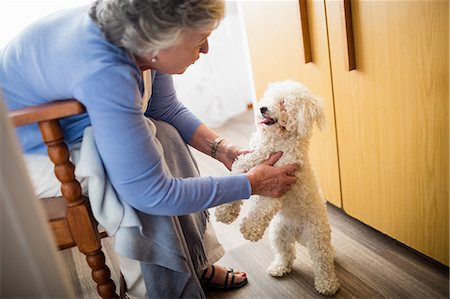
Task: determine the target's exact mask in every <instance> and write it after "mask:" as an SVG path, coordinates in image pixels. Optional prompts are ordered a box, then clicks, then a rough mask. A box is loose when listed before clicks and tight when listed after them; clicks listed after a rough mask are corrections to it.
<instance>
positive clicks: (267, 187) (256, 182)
mask: <svg viewBox="0 0 450 299" xmlns="http://www.w3.org/2000/svg"><path fill="white" fill-rule="evenodd" d="M282 155H283V153H282V152H276V153H273V154H272V155H271V156H270V157H269V159H267V160H266V161H265V162H263V163H262V164H260V165H257V166H255V167H253V168H251V169H250V170H249V171H248V172H247V173H246V175H247V176H248V179H249V181H250V185H251V187H252V194H253V195H263V196H269V197H280V196H281V195H283V194H284V193H286V192H287V191H289V190H290V189H291V188H292V185H293V184H294V183H295V182H296V180H297V177H296V176H295V172H296V171H297V169H298V166H297V165H296V164H287V165H283V166H276V167H275V166H273V165H274V164H275V163H276V162H277V161H278V160H279V159H280V158H281V156H282Z"/></svg>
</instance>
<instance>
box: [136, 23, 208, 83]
mask: <svg viewBox="0 0 450 299" xmlns="http://www.w3.org/2000/svg"><path fill="white" fill-rule="evenodd" d="M210 34H211V32H208V33H198V32H193V31H186V32H184V33H183V34H182V37H181V41H180V43H179V44H178V45H176V46H174V47H171V48H167V49H163V50H160V51H159V52H158V55H157V56H156V60H155V61H153V62H152V61H150V62H149V63H148V64H147V67H148V68H151V69H154V70H157V71H161V72H163V73H166V74H182V73H184V71H185V70H186V69H187V68H188V67H189V66H190V65H191V64H193V63H195V61H197V59H198V58H199V57H200V53H203V54H206V53H208V36H209V35H210ZM141 68H142V66H141Z"/></svg>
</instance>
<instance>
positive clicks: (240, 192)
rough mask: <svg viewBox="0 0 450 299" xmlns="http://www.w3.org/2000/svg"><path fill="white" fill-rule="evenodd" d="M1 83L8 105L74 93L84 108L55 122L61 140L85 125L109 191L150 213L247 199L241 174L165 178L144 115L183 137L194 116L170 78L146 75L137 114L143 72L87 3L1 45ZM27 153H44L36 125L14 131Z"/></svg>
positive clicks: (76, 135) (77, 136)
mask: <svg viewBox="0 0 450 299" xmlns="http://www.w3.org/2000/svg"><path fill="white" fill-rule="evenodd" d="M0 87H1V88H2V90H3V93H4V97H5V100H6V104H7V107H8V109H9V110H12V109H18V108H23V107H25V106H30V105H36V104H40V103H45V102H48V101H53V100H59V99H68V98H75V99H78V100H79V101H80V102H81V103H83V105H84V106H85V107H86V109H87V113H86V114H83V115H80V116H76V117H70V118H67V119H65V120H63V121H62V122H61V124H62V127H63V129H64V134H65V138H66V141H67V143H68V144H69V146H70V145H73V144H74V143H77V142H79V141H80V140H81V138H82V134H83V130H84V128H86V127H87V126H89V125H92V129H93V133H94V135H95V139H96V143H97V147H98V151H99V153H100V156H101V159H102V161H103V164H104V166H105V170H106V172H107V174H108V177H109V179H110V181H111V182H112V184H113V186H114V188H115V189H116V192H118V194H119V195H120V196H121V198H123V199H125V200H126V201H127V202H128V203H129V204H130V205H131V206H133V207H134V208H136V209H138V210H140V211H142V212H144V213H148V214H153V215H183V214H188V213H192V212H196V211H200V210H203V209H206V208H209V207H213V206H216V205H219V204H223V203H227V202H231V201H233V200H237V199H246V198H249V197H250V194H251V187H250V183H249V181H248V178H247V177H246V176H245V175H230V176H226V177H196V178H186V179H181V178H171V177H170V175H168V174H167V173H166V172H165V171H164V170H163V168H162V167H161V159H162V157H161V155H160V154H159V153H158V151H157V150H156V148H155V140H154V137H153V136H152V134H150V132H149V131H148V126H147V125H146V122H145V117H152V118H154V119H159V120H164V121H166V122H168V123H170V124H172V125H173V126H175V127H176V128H177V130H178V131H179V132H180V134H181V136H182V138H183V139H184V141H185V142H187V143H188V142H189V141H190V139H191V137H192V135H193V133H194V131H195V130H196V129H197V128H198V126H199V125H200V124H201V121H200V120H199V119H198V118H197V117H196V116H194V115H193V114H192V113H191V112H190V111H189V110H187V109H186V108H185V107H184V106H183V105H182V104H181V103H180V102H179V101H178V99H177V96H176V93H175V90H174V87H173V82H172V77H171V76H170V75H167V74H162V73H157V72H154V73H153V82H152V96H151V98H150V99H149V105H148V108H147V111H146V112H145V114H143V113H142V107H143V103H142V94H143V81H142V74H141V72H140V70H139V68H138V66H137V65H136V61H135V60H134V58H133V56H132V55H130V54H128V53H127V52H126V51H125V50H124V49H123V48H120V47H117V46H116V45H114V44H111V43H110V42H108V41H107V40H106V39H105V37H104V36H103V34H102V32H101V31H100V29H99V28H98V26H97V25H96V24H95V23H94V22H93V21H92V20H91V19H90V17H89V15H88V8H87V7H80V8H75V9H67V10H63V11H60V12H57V13H53V14H51V15H49V16H47V17H45V18H43V19H41V20H39V21H37V22H35V23H33V24H32V25H30V26H29V27H27V28H26V29H25V30H24V31H23V32H22V33H21V34H19V35H18V36H17V37H15V38H14V39H13V40H11V41H10V43H9V44H8V45H7V46H6V47H5V48H3V49H1V50H0ZM18 135H19V139H20V142H21V144H22V147H23V149H24V151H25V153H27V154H43V153H44V152H45V151H46V148H45V145H44V144H43V141H42V139H41V136H40V134H39V129H38V127H37V125H28V126H24V127H21V128H18Z"/></svg>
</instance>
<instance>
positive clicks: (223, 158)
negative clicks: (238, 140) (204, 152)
mask: <svg viewBox="0 0 450 299" xmlns="http://www.w3.org/2000/svg"><path fill="white" fill-rule="evenodd" d="M250 152H251V150H248V149H242V148H241V147H239V146H237V145H235V144H231V143H228V142H227V141H226V140H223V141H222V142H221V144H220V145H219V147H218V149H217V155H216V157H217V160H219V161H220V162H222V163H223V165H225V166H226V167H227V168H228V170H231V165H232V164H233V163H234V161H235V160H236V159H237V157H238V156H239V155H242V154H247V153H250Z"/></svg>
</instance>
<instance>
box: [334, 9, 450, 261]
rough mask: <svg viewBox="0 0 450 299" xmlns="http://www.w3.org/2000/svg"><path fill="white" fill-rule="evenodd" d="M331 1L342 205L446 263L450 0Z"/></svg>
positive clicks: (366, 221) (404, 241)
mask: <svg viewBox="0 0 450 299" xmlns="http://www.w3.org/2000/svg"><path fill="white" fill-rule="evenodd" d="M342 4H343V1H335V0H327V1H326V12H327V21H328V30H329V46H330V57H331V69H332V78H333V88H334V99H335V111H336V124H337V135H338V148H339V159H340V172H341V186H342V198H343V209H344V210H345V211H346V212H347V213H348V214H350V215H351V216H353V217H355V218H357V219H359V220H361V221H362V222H364V223H366V224H368V225H370V226H372V227H374V228H376V229H377V230H379V231H381V232H383V233H386V234H387V235H389V236H391V237H393V238H395V239H397V240H399V241H400V242H402V243H405V244H407V245H409V246H411V247H412V248H414V249H416V250H418V251H420V252H422V253H424V254H426V255H428V256H430V257H432V258H434V259H436V260H438V261H440V262H442V263H444V264H446V265H448V242H449V239H448V224H449V223H448V208H449V207H448V200H449V117H448V115H449V91H448V83H449V58H448V57H449V54H448V53H449V7H448V5H449V4H448V1H447V0H435V1H433V0H429V1H356V0H353V1H351V5H352V6H351V10H352V21H353V33H354V42H355V53H356V69H355V70H353V71H347V70H346V68H345V62H344V57H346V49H347V46H346V44H345V40H346V39H345V36H344V30H343V24H344V20H343V17H344V16H343V13H342Z"/></svg>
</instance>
